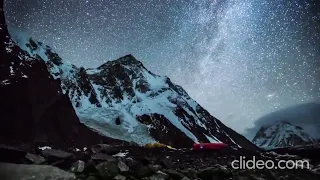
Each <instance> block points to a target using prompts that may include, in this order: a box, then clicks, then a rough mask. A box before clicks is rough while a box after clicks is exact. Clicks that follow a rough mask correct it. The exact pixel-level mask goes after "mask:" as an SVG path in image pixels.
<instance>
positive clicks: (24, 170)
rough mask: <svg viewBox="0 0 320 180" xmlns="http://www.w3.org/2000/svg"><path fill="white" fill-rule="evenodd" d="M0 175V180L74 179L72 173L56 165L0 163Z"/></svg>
mask: <svg viewBox="0 0 320 180" xmlns="http://www.w3.org/2000/svg"><path fill="white" fill-rule="evenodd" d="M0 177H1V179H2V180H11V179H12V180H15V179H16V180H18V179H32V180H54V179H61V180H74V179H76V176H75V175H74V174H73V173H69V172H66V171H63V170H61V169H59V168H57V167H53V166H48V165H26V164H11V163H0Z"/></svg>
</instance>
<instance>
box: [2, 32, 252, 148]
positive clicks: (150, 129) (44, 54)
mask: <svg viewBox="0 0 320 180" xmlns="http://www.w3.org/2000/svg"><path fill="white" fill-rule="evenodd" d="M1 28H4V29H5V30H6V27H5V26H1ZM9 30H10V31H9V32H10V35H7V36H5V37H6V40H4V41H3V42H4V47H3V51H4V52H3V53H4V56H6V57H5V58H1V59H5V62H1V64H5V63H7V65H6V66H2V68H3V69H5V70H2V69H1V71H0V72H1V73H0V78H1V82H2V83H1V87H5V88H7V89H8V91H6V93H9V91H12V88H13V89H14V88H15V86H19V89H17V91H18V90H19V93H20V94H21V93H22V94H23V93H29V95H26V94H23V95H20V98H22V99H23V98H26V97H30V96H31V95H30V90H28V92H25V91H26V90H25V89H24V87H30V86H32V85H33V86H34V87H33V89H35V90H34V92H32V96H34V97H33V98H38V97H36V96H37V95H38V96H40V97H39V98H40V99H41V98H42V96H45V98H46V99H41V100H39V101H41V102H42V103H43V104H48V101H49V105H50V104H52V103H51V102H50V101H52V99H56V97H65V95H67V97H69V99H70V101H71V103H72V106H73V108H74V110H75V112H76V115H77V117H78V118H79V119H80V121H81V122H82V123H83V124H85V125H86V126H87V127H90V128H91V129H92V130H94V131H96V132H98V133H99V134H102V135H104V136H106V137H109V138H110V139H112V140H114V139H118V140H124V141H133V142H135V143H138V144H141V145H143V144H146V143H149V142H154V141H160V142H162V143H165V144H168V145H171V146H173V147H191V145H192V144H193V143H194V142H224V143H227V144H229V145H230V146H232V147H235V148H239V147H244V148H250V149H256V148H257V147H256V146H255V145H253V144H252V143H251V142H250V141H248V140H247V139H246V138H244V137H243V136H241V135H239V134H238V133H236V132H235V131H233V130H232V129H230V128H228V127H227V126H225V125H224V124H223V123H221V121H219V120H218V119H216V118H214V117H213V116H211V115H210V114H209V113H208V112H207V111H206V110H205V109H204V108H203V107H201V106H200V105H199V104H198V103H197V102H196V101H194V100H193V99H192V98H191V97H190V96H189V95H188V94H187V92H185V91H184V90H183V88H182V87H180V86H178V85H175V84H173V83H172V82H171V81H170V79H169V78H168V77H162V76H158V75H155V74H153V73H152V72H150V71H149V70H147V69H146V68H145V67H144V66H143V64H142V63H141V62H140V61H138V60H136V59H135V58H134V57H133V56H132V55H127V56H124V57H121V58H119V59H117V60H114V61H108V62H106V63H105V64H103V65H101V66H99V67H98V68H94V69H85V68H82V67H81V68H78V67H76V66H74V65H72V64H70V63H68V62H66V61H64V60H62V59H61V58H60V57H59V55H58V54H57V53H56V52H55V51H54V50H53V49H52V48H50V47H49V46H46V45H44V44H43V43H40V42H37V41H35V40H33V39H32V38H30V37H29V36H28V35H26V34H24V33H23V32H19V31H18V30H16V29H14V28H10V29H9ZM7 56H10V57H11V58H8V57H7ZM12 57H14V60H13V58H12ZM3 72H7V73H6V74H4V73H3ZM41 72H42V73H41ZM13 77H14V78H17V79H19V81H16V80H13ZM31 77H32V78H31ZM22 78H24V79H25V80H23V83H22V82H20V80H22ZM33 78H34V80H33ZM39 79H41V81H40V80H39ZM30 83H32V85H30ZM14 84H18V85H14ZM51 84H55V86H54V88H52V87H51V86H53V85H51ZM57 84H59V85H60V88H58V87H56V85H57ZM8 87H10V88H8ZM50 87H51V88H52V89H48V88H50ZM14 91H16V89H14ZM20 91H21V92H20ZM49 92H51V94H48V93H49ZM2 94H3V93H2ZM25 96H26V97H25ZM55 101H56V100H53V102H55ZM16 103H17V102H16ZM25 103H28V100H26V102H25ZM65 103H67V102H65ZM65 106H67V105H65ZM45 107H46V106H45ZM33 108H34V109H36V111H37V113H35V114H39V113H38V111H40V112H41V111H43V110H41V109H42V108H43V105H42V104H41V103H37V106H35V107H33ZM39 109H40V110H39ZM60 109H61V107H60ZM41 114H43V113H40V115H41ZM35 117H36V118H37V119H40V118H42V116H40V117H39V115H38V116H31V117H30V118H31V120H30V121H34V120H33V119H34V118H35ZM68 118H69V117H67V116H66V117H65V120H64V121H66V122H68ZM72 118H74V117H72ZM24 123H26V122H24ZM28 127H29V126H28ZM72 127H73V126H72V125H70V126H67V127H63V129H68V128H71V129H72ZM48 128H49V127H48ZM78 136H79V138H81V136H82V134H81V133H78ZM84 136H86V135H84Z"/></svg>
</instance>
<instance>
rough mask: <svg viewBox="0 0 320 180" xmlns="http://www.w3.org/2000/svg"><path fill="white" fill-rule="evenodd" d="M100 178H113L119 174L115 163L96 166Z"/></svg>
mask: <svg viewBox="0 0 320 180" xmlns="http://www.w3.org/2000/svg"><path fill="white" fill-rule="evenodd" d="M96 168H97V170H98V171H99V174H100V176H101V177H102V178H113V177H115V176H116V175H118V173H119V168H118V165H117V163H116V162H103V163H100V164H98V165H97V166H96Z"/></svg>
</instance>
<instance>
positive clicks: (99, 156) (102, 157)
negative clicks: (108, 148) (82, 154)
mask: <svg viewBox="0 0 320 180" xmlns="http://www.w3.org/2000/svg"><path fill="white" fill-rule="evenodd" d="M91 159H92V160H102V161H108V162H116V161H117V159H116V158H115V157H113V156H110V155H107V154H102V153H97V154H93V155H92V156H91Z"/></svg>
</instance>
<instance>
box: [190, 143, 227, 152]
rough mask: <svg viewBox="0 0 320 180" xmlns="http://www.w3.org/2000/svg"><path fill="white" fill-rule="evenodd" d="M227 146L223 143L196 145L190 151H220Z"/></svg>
mask: <svg viewBox="0 0 320 180" xmlns="http://www.w3.org/2000/svg"><path fill="white" fill-rule="evenodd" d="M227 146H228V145H227V144H225V143H197V144H194V145H193V147H192V150H209V149H222V148H225V147H227Z"/></svg>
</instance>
